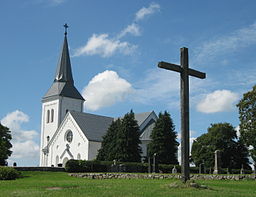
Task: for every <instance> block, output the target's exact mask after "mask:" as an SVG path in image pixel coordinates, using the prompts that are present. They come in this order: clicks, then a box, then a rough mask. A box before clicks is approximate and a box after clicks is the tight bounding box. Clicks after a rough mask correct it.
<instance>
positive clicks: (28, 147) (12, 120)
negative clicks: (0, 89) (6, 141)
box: [1, 110, 39, 161]
mask: <svg viewBox="0 0 256 197" xmlns="http://www.w3.org/2000/svg"><path fill="white" fill-rule="evenodd" d="M27 122H29V116H28V115H27V114H25V113H23V112H22V111H19V110H16V111H14V112H11V113H8V114H7V115H6V116H5V117H4V118H3V119H2V120H1V124H3V125H4V126H6V127H8V128H9V129H10V131H11V135H12V140H11V143H12V145H13V147H12V149H11V150H12V151H13V153H12V155H11V157H10V158H9V161H16V160H17V159H19V158H22V160H23V161H26V160H31V159H33V160H35V157H39V145H38V144H37V143H35V142H34V141H33V140H34V139H35V138H36V137H37V136H38V133H37V132H36V131H35V130H23V129H22V127H21V126H22V124H23V123H27Z"/></svg>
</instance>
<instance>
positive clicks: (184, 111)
mask: <svg viewBox="0 0 256 197" xmlns="http://www.w3.org/2000/svg"><path fill="white" fill-rule="evenodd" d="M158 67H159V68H164V69H167V70H172V71H175V72H178V73H180V97H181V102H180V104H181V174H182V180H183V182H186V181H187V180H189V179H190V175H189V76H193V77H197V78H200V79H204V78H205V77H206V75H205V73H202V72H199V71H197V70H193V69H191V68H189V64H188V48H185V47H183V48H181V49H180V65H176V64H171V63H168V62H159V64H158ZM163 85H165V84H163Z"/></svg>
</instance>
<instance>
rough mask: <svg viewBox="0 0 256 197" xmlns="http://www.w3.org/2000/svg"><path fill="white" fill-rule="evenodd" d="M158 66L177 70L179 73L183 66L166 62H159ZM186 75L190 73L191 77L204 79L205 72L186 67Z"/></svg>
mask: <svg viewBox="0 0 256 197" xmlns="http://www.w3.org/2000/svg"><path fill="white" fill-rule="evenodd" d="M158 67H159V68H164V69H167V70H172V71H175V72H179V73H181V72H182V71H183V68H182V67H181V66H179V65H176V64H170V63H168V62H159V63H158ZM188 75H191V76H193V77H197V78H200V79H205V77H206V75H205V73H203V72H200V71H197V70H194V69H191V68H189V69H188Z"/></svg>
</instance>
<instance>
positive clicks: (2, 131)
mask: <svg viewBox="0 0 256 197" xmlns="http://www.w3.org/2000/svg"><path fill="white" fill-rule="evenodd" d="M11 139H12V136H11V131H10V130H9V128H7V127H5V126H3V125H2V124H1V123H0V166H1V165H6V160H7V159H8V157H9V156H10V155H11V154H12V151H11V150H10V149H11V148H12V144H11V143H10V140H11Z"/></svg>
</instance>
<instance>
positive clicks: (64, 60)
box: [43, 26, 84, 100]
mask: <svg viewBox="0 0 256 197" xmlns="http://www.w3.org/2000/svg"><path fill="white" fill-rule="evenodd" d="M64 27H65V26H64ZM56 96H65V97H70V98H75V99H81V100H84V98H83V97H82V96H81V94H80V93H79V92H78V90H77V89H76V88H75V86H74V80H73V76H72V70H71V63H70V57H69V50H68V41H67V32H66V31H65V36H64V43H63V47H62V52H61V55H60V59H59V62H58V66H57V71H56V75H55V79H54V82H53V84H52V86H51V88H50V89H49V90H48V92H47V93H46V94H45V96H44V97H43V100H48V99H55V97H56Z"/></svg>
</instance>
